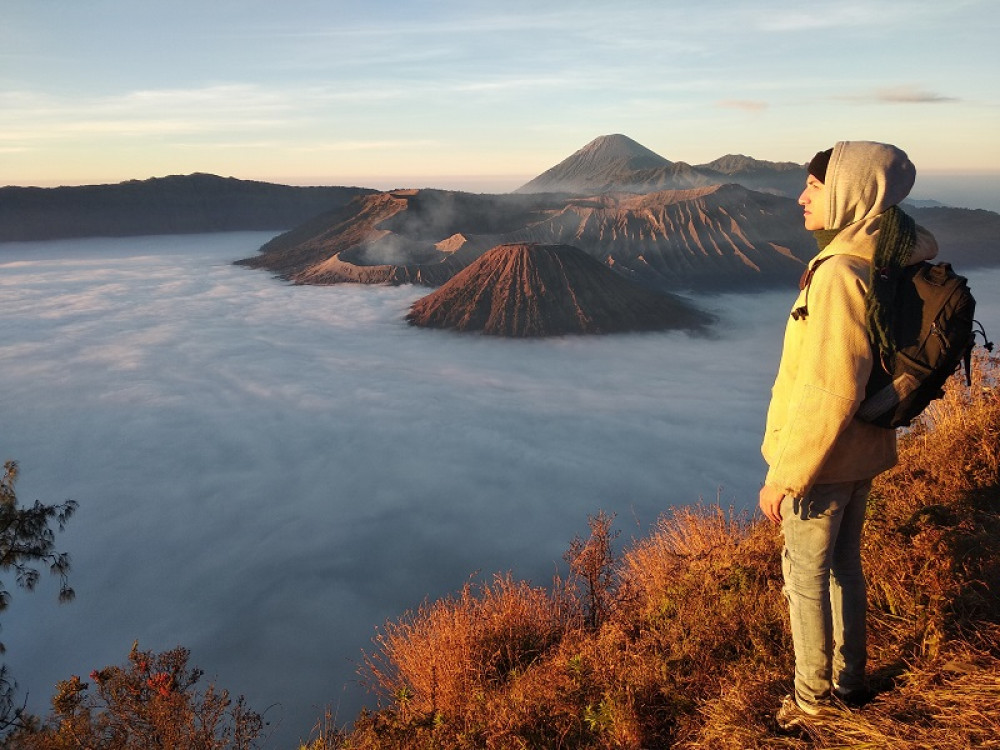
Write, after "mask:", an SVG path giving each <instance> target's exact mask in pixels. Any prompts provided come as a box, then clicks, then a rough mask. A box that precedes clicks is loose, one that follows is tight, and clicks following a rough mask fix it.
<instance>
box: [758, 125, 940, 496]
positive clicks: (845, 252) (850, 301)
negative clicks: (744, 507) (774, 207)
mask: <svg viewBox="0 0 1000 750" xmlns="http://www.w3.org/2000/svg"><path fill="white" fill-rule="evenodd" d="M892 148H893V147H886V146H883V145H882V144H869V143H865V142H860V143H859V142H846V143H838V144H837V145H836V146H835V147H834V151H833V155H832V157H831V160H830V166H829V167H828V169H827V177H826V183H825V184H826V185H827V191H828V199H829V206H828V213H827V216H828V217H829V218H828V222H827V223H828V225H830V226H831V227H838V226H842V227H843V229H841V231H840V232H839V233H838V234H837V236H836V237H835V238H834V239H833V241H832V242H831V243H830V244H829V245H827V246H826V248H824V249H823V250H822V251H821V252H820V253H819V254H818V255H817V256H816V257H815V258H813V260H812V261H810V263H809V269H810V274H809V276H808V277H807V278H809V282H808V283H807V284H806V285H805V288H804V289H803V290H802V291H801V292H800V293H799V296H798V298H797V299H796V300H795V304H794V305H793V306H792V312H793V316H792V317H791V318H790V319H789V321H788V325H787V327H786V330H785V338H784V346H783V349H782V355H781V363H780V365H779V367H778V374H777V377H776V379H775V382H774V387H773V388H772V392H771V404H770V407H769V409H768V413H767V426H766V429H765V435H764V442H763V445H762V447H761V450H762V453H763V454H764V458H765V460H766V461H767V463H768V466H769V470H768V473H767V478H766V480H765V483H766V484H768V485H770V486H772V487H774V488H776V489H779V490H781V491H783V492H784V493H785V494H787V495H792V496H794V497H804V496H805V495H806V494H808V492H809V490H810V489H811V488H812V486H813V485H814V484H817V483H819V484H827V483H832V482H846V481H854V480H861V479H868V478H871V477H874V476H875V475H876V474H879V473H880V472H882V471H885V470H886V469H888V468H890V467H892V466H893V465H894V464H895V463H896V433H895V431H894V430H886V429H883V428H880V427H875V426H873V425H871V424H868V423H866V422H862V421H860V420H858V419H855V418H854V414H855V412H856V411H857V409H858V406H859V405H860V403H861V401H862V400H863V399H864V394H865V385H866V384H867V382H868V376H869V374H870V373H871V369H872V365H873V354H872V345H871V342H870V340H869V337H868V333H867V326H866V322H865V301H864V298H865V292H866V291H867V288H868V283H869V275H870V271H869V268H870V264H871V260H872V256H873V254H874V252H875V246H876V243H877V241H878V231H879V224H880V221H881V216H880V214H881V213H882V212H883V211H885V210H886V209H887V208H889V207H890V206H892V205H895V204H896V203H898V201H899V200H902V198H903V197H905V196H906V193H907V192H909V189H910V187H911V186H912V183H913V180H912V165H910V164H909V161H908V160H907V159H906V155H905V154H903V153H902V152H901V151H899V150H898V149H894V150H893V151H892V152H888V153H887V152H885V149H892ZM900 155H901V156H900ZM873 165H874V166H873ZM907 167H908V168H909V170H910V174H911V177H910V179H909V181H908V183H907V181H906V179H905V176H904V177H902V178H899V177H898V176H897V175H895V174H894V173H893V170H894V169H896V170H897V171H898V170H903V172H904V175H905V170H906V168H907ZM880 168H881V169H882V170H883V171H882V172H881V173H879V172H878V170H879V169H880ZM873 170H874V171H875V172H876V173H877V174H881V177H880V178H873V176H872V172H873ZM894 177H897V179H893V178H894ZM873 184H874V185H875V186H876V187H875V188H874V189H873V188H872V187H871V185H873ZM900 184H904V185H905V190H904V191H902V195H898V193H899V192H900V190H901V189H900V187H899V185H900ZM887 185H888V186H889V187H888V188H887V187H886V186H887ZM936 254H937V243H936V242H935V240H934V237H933V236H932V235H931V234H930V233H929V232H927V231H926V230H924V229H922V228H918V233H917V246H916V248H915V249H914V252H913V255H912V257H911V262H913V263H915V262H918V261H920V260H927V259H929V258H932V257H934V255H936ZM803 311H804V312H805V314H802V313H803Z"/></svg>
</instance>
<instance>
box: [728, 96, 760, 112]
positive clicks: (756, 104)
mask: <svg viewBox="0 0 1000 750" xmlns="http://www.w3.org/2000/svg"><path fill="white" fill-rule="evenodd" d="M718 106H719V107H723V108H725V109H739V110H743V111H744V112H763V111H764V110H765V109H767V107H768V104H767V102H762V101H758V100H753V99H724V100H722V101H720V102H718Z"/></svg>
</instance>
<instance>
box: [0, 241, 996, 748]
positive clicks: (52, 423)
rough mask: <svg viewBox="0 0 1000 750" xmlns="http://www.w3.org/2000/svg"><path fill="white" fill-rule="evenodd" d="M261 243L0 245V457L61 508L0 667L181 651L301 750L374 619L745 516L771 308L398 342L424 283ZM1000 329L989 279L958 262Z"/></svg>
mask: <svg viewBox="0 0 1000 750" xmlns="http://www.w3.org/2000/svg"><path fill="white" fill-rule="evenodd" d="M269 237H270V235H269V234H266V233H230V234H216V235H194V236H159V237H141V238H114V239H98V238H95V239H84V240H65V241H56V242H34V243H7V244H0V330H3V332H4V335H3V336H2V337H0V415H2V416H3V429H2V430H0V460H8V459H14V460H17V461H18V462H19V464H20V477H19V481H18V484H17V487H16V489H17V495H18V499H19V500H20V501H21V502H22V504H27V503H30V502H32V501H34V500H36V499H37V500H41V501H42V502H44V503H58V502H61V501H63V500H65V499H67V498H72V499H74V500H76V501H78V502H79V509H78V511H77V513H76V514H75V515H74V516H73V518H72V519H70V522H69V524H68V525H67V527H66V530H65V531H64V532H62V533H60V534H58V535H57V537H56V547H57V549H58V550H59V551H61V552H68V553H69V554H70V555H71V557H72V565H73V567H72V571H71V577H70V583H71V584H72V585H73V587H74V588H75V590H76V594H77V596H76V599H75V601H73V602H72V603H70V604H65V605H59V604H57V602H56V593H57V590H56V589H57V586H56V583H57V581H56V580H54V579H52V578H51V577H50V576H47V575H46V576H44V577H43V580H42V583H41V584H40V585H39V587H38V589H37V590H36V591H34V592H32V593H30V594H28V593H27V592H25V591H22V590H20V589H17V588H16V587H15V586H13V581H12V580H10V579H9V578H8V577H3V580H4V582H5V583H6V586H7V588H8V589H10V590H11V592H12V601H11V604H10V607H9V608H8V609H6V610H5V611H4V612H3V617H2V625H3V631H2V634H0V635H2V639H3V642H4V644H5V645H6V646H7V651H6V653H5V654H4V659H3V661H4V663H6V664H7V665H8V666H9V667H10V669H11V671H12V673H13V675H14V676H15V677H16V679H17V680H18V683H19V685H20V692H19V695H20V696H22V697H24V696H27V698H28V700H29V710H33V711H37V712H39V713H44V712H45V711H46V710H47V707H48V700H49V698H50V697H51V694H52V687H53V686H54V685H55V683H56V681H58V680H63V679H67V678H68V677H69V676H70V675H73V674H78V675H82V676H84V680H85V681H86V675H88V674H89V673H90V672H91V670H93V669H99V668H103V667H105V666H109V665H112V664H122V663H124V661H125V659H126V656H127V654H128V651H129V649H130V648H131V645H132V643H133V641H134V640H138V642H139V646H140V648H143V649H152V650H154V651H162V650H165V649H169V648H173V647H175V646H177V645H183V646H185V647H187V648H189V649H190V650H191V663H192V665H197V666H199V667H201V668H202V669H204V670H205V673H206V680H214V681H215V682H216V684H217V685H218V686H219V687H221V688H225V689H227V690H230V691H231V692H232V693H233V694H234V695H235V694H240V693H242V694H245V695H246V696H247V698H248V700H249V703H250V705H251V707H253V708H254V709H256V710H258V711H263V712H265V714H266V718H267V719H268V720H269V721H271V722H272V728H273V729H275V731H276V734H275V736H274V739H275V740H277V738H278V737H280V738H282V741H281V742H278V741H274V742H271V743H269V744H268V745H266V747H268V748H292V747H297V746H298V745H297V744H296V743H295V740H296V739H299V738H304V737H305V736H306V735H307V734H308V733H309V731H310V729H311V727H312V726H313V724H314V722H315V721H317V720H318V719H319V718H320V717H321V716H322V714H323V711H324V709H325V708H326V707H329V708H330V709H331V711H332V712H333V713H334V715H335V716H336V719H337V721H338V723H339V724H343V723H346V722H349V721H350V720H352V719H353V718H354V716H356V713H357V710H358V709H359V707H360V706H361V705H362V704H363V703H367V704H368V705H373V703H374V701H373V698H372V696H370V695H369V694H367V693H366V691H365V690H364V688H363V687H362V686H361V685H360V684H359V681H358V674H357V667H358V665H359V663H360V662H361V658H362V650H368V651H371V650H372V649H373V648H374V646H373V643H372V636H374V635H375V633H376V628H378V627H379V626H381V625H383V624H384V623H385V622H386V621H389V620H397V619H399V618H401V617H403V615H404V613H405V612H406V611H407V610H412V609H415V608H416V607H418V606H419V605H420V604H421V603H422V602H424V600H425V599H431V600H434V599H436V598H439V597H442V596H446V595H451V594H455V593H457V592H459V591H460V590H461V588H462V586H463V585H464V584H465V583H466V582H467V581H469V580H474V581H484V580H487V581H488V580H489V579H490V578H491V576H492V575H493V574H494V573H504V572H507V571H510V572H511V573H512V574H513V575H514V576H515V577H516V578H520V579H526V580H530V581H532V582H533V583H534V584H537V585H542V586H545V585H549V584H550V583H551V580H552V576H553V575H554V574H555V573H556V572H559V573H561V574H565V572H566V571H565V567H564V564H563V561H562V555H563V553H564V552H565V551H566V549H568V547H569V544H570V542H571V541H572V539H573V537H574V536H577V535H583V536H585V535H586V533H587V525H586V521H587V517H588V516H589V515H594V514H596V513H598V512H599V511H600V510H604V511H606V512H608V513H614V514H616V521H615V526H616V528H617V529H619V530H621V531H622V535H621V537H620V540H619V541H620V544H622V545H627V544H629V543H630V542H631V540H632V539H636V538H638V539H641V538H643V537H645V536H646V535H648V532H649V530H650V529H651V528H652V526H653V525H654V524H655V523H656V521H657V519H658V517H659V516H660V515H661V514H663V513H666V512H668V511H669V508H670V507H671V506H673V505H678V504H680V505H690V504H694V503H697V502H699V501H700V500H704V501H705V502H707V503H712V502H715V501H718V502H719V503H720V504H721V505H722V506H723V507H725V508H728V507H730V506H732V507H735V508H737V509H747V508H753V507H754V505H755V500H756V493H757V490H758V489H759V486H760V482H761V479H762V477H763V474H764V464H763V461H762V459H761V456H760V451H759V445H760V439H761V432H762V429H763V422H764V414H765V410H766V407H767V398H768V393H769V389H770V386H771V383H772V381H773V377H774V372H775V368H776V366H777V359H778V353H779V349H780V345H781V335H782V327H783V325H784V321H785V319H786V317H787V310H788V309H789V306H790V305H791V303H792V300H791V299H790V298H789V297H788V293H787V292H786V291H780V290H779V291H773V292H763V293H759V294H742V295H740V294H727V295H718V296H700V297H696V298H693V301H695V302H696V303H697V304H698V305H700V306H701V307H703V308H705V309H707V310H709V311H711V312H712V313H713V314H715V315H717V316H718V319H719V322H718V324H717V325H716V327H715V329H714V331H713V333H712V335H711V336H689V335H687V334H684V333H680V332H662V333H648V334H625V335H614V336H591V337H565V338H555V339H543V340H511V339H497V338H493V337H484V336H479V335H459V334H455V333H453V332H449V331H435V330H427V329H420V328H413V327H410V326H408V325H407V324H406V323H405V321H404V315H405V313H406V311H407V310H408V308H409V305H410V304H412V302H414V301H415V300H416V299H418V298H419V297H421V296H423V295H424V294H427V293H428V292H429V290H427V289H423V288H420V287H412V286H403V287H373V286H362V285H351V284H347V285H337V286H332V287H322V286H296V285H291V284H287V283H284V282H282V281H280V280H278V279H276V278H274V277H273V276H272V275H271V274H269V273H266V272H263V271H251V270H248V269H246V268H243V267H237V266H233V265H232V264H231V261H233V260H236V259H238V258H242V257H246V256H248V255H252V254H253V253H255V252H256V250H257V248H258V247H259V246H260V245H261V244H262V243H263V242H264V241H266V240H267V239H269ZM969 278H970V283H971V284H972V288H973V291H974V292H975V293H976V296H977V301H978V303H979V304H978V306H977V317H979V318H980V319H981V320H982V322H983V324H984V325H985V326H986V328H987V330H989V331H994V332H995V331H996V330H1000V269H995V268H993V269H986V270H978V269H970V270H969Z"/></svg>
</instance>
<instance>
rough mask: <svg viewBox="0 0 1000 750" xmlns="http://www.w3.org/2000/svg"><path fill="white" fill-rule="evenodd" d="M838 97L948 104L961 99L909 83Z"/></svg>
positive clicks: (857, 101)
mask: <svg viewBox="0 0 1000 750" xmlns="http://www.w3.org/2000/svg"><path fill="white" fill-rule="evenodd" d="M836 99H838V100H840V101H847V102H853V103H855V104H872V103H874V104H947V103H950V102H958V101H961V100H960V99H958V98H957V97H952V96H944V95H943V94H938V93H935V92H933V91H925V90H922V89H919V88H917V87H916V86H909V85H901V86H890V87H886V88H881V89H876V90H875V91H872V92H867V93H860V94H847V95H843V96H838V97H836Z"/></svg>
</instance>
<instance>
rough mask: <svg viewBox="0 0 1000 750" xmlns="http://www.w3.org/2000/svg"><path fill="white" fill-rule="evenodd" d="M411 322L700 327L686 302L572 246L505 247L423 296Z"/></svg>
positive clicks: (506, 330) (590, 329) (516, 330)
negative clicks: (636, 281) (627, 276)
mask: <svg viewBox="0 0 1000 750" xmlns="http://www.w3.org/2000/svg"><path fill="white" fill-rule="evenodd" d="M406 319H407V320H408V321H409V322H410V323H411V324H412V325H417V326H421V327H425V328H450V329H453V330H457V331H478V332H481V333H485V334H490V335H496V336H514V337H525V336H562V335H565V334H580V333H615V332H620V331H655V330H665V329H675V328H701V327H704V326H705V325H706V324H707V322H708V320H707V317H706V316H704V315H699V314H698V313H697V312H696V311H695V310H694V309H693V308H692V307H691V306H689V305H688V304H686V303H685V302H683V301H681V300H680V299H678V298H676V297H672V296H667V295H665V294H659V293H656V292H653V291H650V290H648V289H645V288H643V287H640V286H638V285H637V284H634V283H632V282H630V281H628V280H627V279H624V278H622V277H621V276H619V275H618V274H616V273H614V272H613V271H612V270H610V269H609V268H608V267H607V266H605V265H603V264H601V263H600V262H598V261H597V260H595V259H594V258H591V257H590V256H589V255H587V254H586V253H584V252H583V251H582V250H579V249H577V248H575V247H572V246H570V245H536V244H524V243H522V244H513V245H499V246H498V247H495V248H493V249H492V250H490V251H488V252H487V253H485V254H484V255H483V256H481V257H480V258H478V259H477V260H476V261H474V262H473V263H472V264H471V265H470V266H468V267H467V268H465V269H464V270H462V271H461V272H460V273H458V274H457V275H456V276H455V277H453V278H452V279H451V280H450V281H448V282H447V283H446V284H445V285H444V286H442V287H441V288H440V289H438V290H436V291H435V292H433V293H431V294H429V295H428V296H426V297H423V298H422V299H420V300H418V301H417V302H415V303H414V304H413V306H412V307H411V308H410V312H409V314H408V315H407V316H406Z"/></svg>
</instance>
